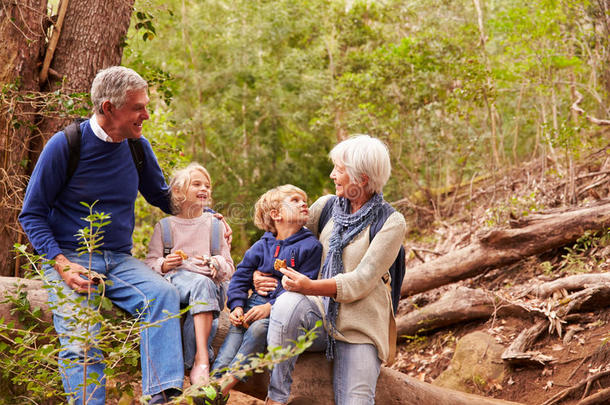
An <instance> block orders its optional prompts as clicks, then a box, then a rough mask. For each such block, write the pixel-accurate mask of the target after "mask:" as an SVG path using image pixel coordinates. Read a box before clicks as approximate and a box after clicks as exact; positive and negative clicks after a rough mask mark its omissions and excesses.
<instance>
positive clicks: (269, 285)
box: [252, 270, 277, 297]
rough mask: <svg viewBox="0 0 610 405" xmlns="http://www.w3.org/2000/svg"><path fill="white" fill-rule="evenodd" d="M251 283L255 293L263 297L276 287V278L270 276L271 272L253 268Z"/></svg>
mask: <svg viewBox="0 0 610 405" xmlns="http://www.w3.org/2000/svg"><path fill="white" fill-rule="evenodd" d="M252 283H253V284H254V290H255V291H256V292H257V294H258V295H262V296H263V297H266V296H267V295H268V294H269V293H270V292H272V291H275V289H276V288H277V280H276V279H275V278H273V277H271V274H269V273H263V272H261V271H260V270H255V271H254V273H252Z"/></svg>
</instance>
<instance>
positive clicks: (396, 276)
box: [318, 196, 405, 313]
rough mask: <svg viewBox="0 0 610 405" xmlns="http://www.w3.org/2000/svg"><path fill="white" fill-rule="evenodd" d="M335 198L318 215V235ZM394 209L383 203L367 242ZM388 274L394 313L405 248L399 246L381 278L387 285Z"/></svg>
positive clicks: (327, 218) (326, 221)
mask: <svg viewBox="0 0 610 405" xmlns="http://www.w3.org/2000/svg"><path fill="white" fill-rule="evenodd" d="M336 198H337V196H332V197H331V198H329V199H328V201H326V204H324V208H322V213H321V214H320V219H319V221H318V235H319V234H320V232H322V229H324V227H325V226H326V224H327V223H328V221H329V220H330V218H331V217H332V211H333V210H332V208H333V204H334V203H335V199H336ZM394 211H395V209H394V208H393V207H392V206H391V205H390V204H388V203H387V202H386V201H384V202H383V205H382V211H381V215H380V216H379V217H378V218H377V220H376V221H375V222H373V223H372V224H371V227H370V228H369V240H370V241H372V240H373V238H374V237H375V235H376V234H377V232H379V230H380V229H381V228H383V224H384V223H385V221H386V219H388V217H389V216H390V215H392V213H394ZM388 274H389V276H390V287H391V293H392V305H393V307H394V313H396V309H397V308H398V302H399V301H400V287H401V286H402V280H403V279H404V278H405V247H404V246H402V245H401V246H400V250H399V251H398V256H396V260H394V263H392V265H391V266H390V268H389V269H388V272H387V273H386V274H385V275H384V276H383V281H384V282H385V283H386V284H387V283H388V280H387V277H388Z"/></svg>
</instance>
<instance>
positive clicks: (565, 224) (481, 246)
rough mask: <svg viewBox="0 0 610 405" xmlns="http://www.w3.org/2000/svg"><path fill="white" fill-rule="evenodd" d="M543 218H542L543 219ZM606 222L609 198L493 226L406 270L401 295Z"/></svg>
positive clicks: (563, 240)
mask: <svg viewBox="0 0 610 405" xmlns="http://www.w3.org/2000/svg"><path fill="white" fill-rule="evenodd" d="M543 218H544V219H543ZM609 226H610V201H608V200H605V201H604V202H603V203H601V204H599V203H598V204H597V205H596V206H594V207H588V208H580V209H575V210H572V211H568V212H562V213H557V214H550V215H547V216H543V215H538V216H537V220H536V221H534V222H533V223H532V224H531V225H528V226H525V227H522V228H518V229H503V230H493V231H491V232H489V233H487V234H486V235H484V236H481V237H480V238H479V239H478V240H477V241H476V242H474V243H472V244H471V245H469V246H466V247H464V248H462V249H458V250H455V251H453V252H451V253H448V254H446V255H444V256H442V257H440V258H438V259H436V260H432V261H430V262H427V263H423V264H419V265H417V266H415V267H412V268H409V269H407V270H406V274H405V278H404V282H403V284H402V288H401V295H402V296H403V297H406V296H409V295H413V294H416V293H420V292H424V291H428V290H431V289H433V288H436V287H440V286H442V285H446V284H449V283H453V282H456V281H459V280H463V279H466V278H469V277H472V276H475V275H477V274H480V273H482V272H484V271H486V270H488V269H490V268H495V267H499V266H504V265H508V264H511V263H514V262H517V261H519V260H521V259H523V258H525V257H528V256H532V255H535V254H540V253H543V252H546V251H548V250H552V249H555V248H559V247H562V246H565V245H567V244H570V243H572V242H575V241H576V240H577V239H578V238H579V237H581V236H582V235H583V234H584V232H585V231H587V230H592V231H599V230H604V229H606V228H608V227H609Z"/></svg>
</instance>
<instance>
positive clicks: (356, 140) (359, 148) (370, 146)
mask: <svg viewBox="0 0 610 405" xmlns="http://www.w3.org/2000/svg"><path fill="white" fill-rule="evenodd" d="M329 156H330V159H331V160H332V161H333V163H335V164H340V165H342V166H345V170H346V172H347V175H348V176H349V178H350V180H351V181H352V182H354V183H357V182H360V181H362V178H363V175H366V176H367V177H368V179H369V182H368V184H367V187H366V191H369V192H372V193H380V192H381V190H382V189H383V186H385V184H386V183H387V181H388V179H389V178H390V173H391V172H392V164H391V163H390V153H389V151H388V147H387V146H386V145H385V143H383V142H382V141H381V140H380V139H377V138H373V137H371V136H369V135H355V136H352V137H350V138H348V139H346V140H344V141H342V142H339V143H338V144H337V145H335V147H334V148H333V149H332V150H331V151H330V153H329Z"/></svg>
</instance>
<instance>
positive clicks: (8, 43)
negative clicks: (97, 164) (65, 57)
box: [0, 0, 47, 275]
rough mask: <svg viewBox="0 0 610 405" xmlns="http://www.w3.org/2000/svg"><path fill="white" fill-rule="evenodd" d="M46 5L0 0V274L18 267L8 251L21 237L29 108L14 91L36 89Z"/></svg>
mask: <svg viewBox="0 0 610 405" xmlns="http://www.w3.org/2000/svg"><path fill="white" fill-rule="evenodd" d="M46 7H47V2H46V0H22V1H19V2H12V1H4V0H2V1H0V38H2V46H0V61H2V62H1V63H0V87H1V88H0V90H2V91H1V92H0V134H1V137H0V207H2V210H0V252H2V253H0V275H15V274H16V273H17V272H18V271H17V270H18V269H16V268H15V267H16V266H15V262H14V261H13V254H12V253H11V251H12V249H13V244H14V243H16V242H19V241H24V240H25V238H24V237H23V233H22V231H21V227H20V226H19V225H18V223H17V215H18V213H19V210H20V209H21V203H22V196H23V190H24V189H25V185H26V183H27V176H26V174H27V173H26V168H25V163H27V161H28V159H29V155H28V150H29V149H30V144H31V138H32V135H33V134H32V131H31V129H30V128H31V126H32V125H33V123H34V115H33V114H34V112H35V110H34V107H33V106H32V105H31V104H30V103H27V102H24V101H23V100H19V98H18V97H17V95H18V92H22V93H29V92H33V91H37V90H38V67H37V66H36V61H38V60H40V58H41V55H42V52H43V49H44V42H45V30H44V28H43V23H44V20H45V19H46ZM17 267H18V266H17Z"/></svg>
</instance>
